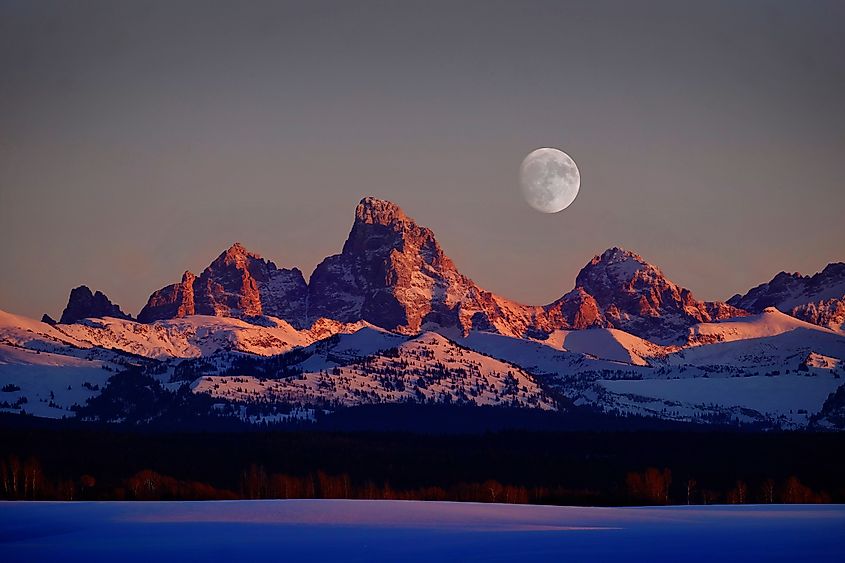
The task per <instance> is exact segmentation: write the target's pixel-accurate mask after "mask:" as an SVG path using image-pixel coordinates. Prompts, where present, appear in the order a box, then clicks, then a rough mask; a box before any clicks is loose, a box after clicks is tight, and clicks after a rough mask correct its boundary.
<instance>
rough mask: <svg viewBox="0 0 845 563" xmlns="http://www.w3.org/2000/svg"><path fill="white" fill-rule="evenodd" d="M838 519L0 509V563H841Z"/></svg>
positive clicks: (418, 507)
mask: <svg viewBox="0 0 845 563" xmlns="http://www.w3.org/2000/svg"><path fill="white" fill-rule="evenodd" d="M843 554H845V506H842V505H838V506H831V505H817V506H795V505H791V506H778V505H767V506H707V507H660V508H577V507H553V506H525V505H497V504H469V503H443V502H406V501H342V500H286V501H230V502H131V503H130V502H104V503H90V502H81V503H52V502H47V503H43V502H38V503H34V502H19V503H11V502H3V503H0V559H2V560H3V561H8V562H12V561H63V562H68V561H121V562H130V561H156V562H157V563H164V562H166V561H180V562H185V561H209V560H214V561H228V562H234V561H250V560H261V561H362V562H363V561H485V562H489V561H607V560H625V561H631V560H635V561H685V562H690V561H731V560H733V561H816V562H818V561H842V556H843Z"/></svg>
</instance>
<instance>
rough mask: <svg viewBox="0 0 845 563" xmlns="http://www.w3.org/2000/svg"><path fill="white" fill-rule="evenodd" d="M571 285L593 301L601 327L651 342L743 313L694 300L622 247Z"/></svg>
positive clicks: (600, 259) (600, 258)
mask: <svg viewBox="0 0 845 563" xmlns="http://www.w3.org/2000/svg"><path fill="white" fill-rule="evenodd" d="M575 285H576V287H577V288H580V289H582V290H583V291H584V292H585V293H586V294H588V295H590V296H592V298H593V299H594V300H595V302H596V304H597V305H598V307H599V311H600V313H601V314H602V315H603V324H604V325H606V326H611V327H614V328H618V329H621V330H625V331H626V332H630V333H632V334H636V335H637V336H641V337H643V338H650V339H652V340H655V341H668V340H672V339H673V338H675V337H676V336H677V335H679V334H682V333H684V332H685V330H686V329H687V328H688V327H689V326H691V325H693V324H695V323H701V322H707V321H712V320H720V319H727V318H730V317H737V316H741V315H744V314H745V312H744V311H742V310H740V309H737V308H736V307H732V306H731V305H728V304H726V303H722V302H719V301H717V302H705V301H698V300H696V299H695V297H693V295H692V292H690V290H688V289H686V288H683V287H680V286H678V285H677V284H675V283H674V282H672V281H670V280H669V279H667V278H666V276H664V275H663V272H661V271H660V269H659V268H657V267H656V266H653V265H651V264H649V263H648V262H646V261H645V260H643V259H642V257H641V256H639V255H637V254H635V253H633V252H629V251H626V250H622V249H620V248H611V249H609V250H606V251H605V252H604V253H603V254H602V255H601V256H596V257H595V258H593V259H592V260H591V261H590V263H589V264H587V265H586V266H585V267H584V268H583V269H582V270H581V272H580V273H579V274H578V277H577V278H576V280H575Z"/></svg>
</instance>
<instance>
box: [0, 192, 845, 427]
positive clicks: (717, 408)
mask: <svg viewBox="0 0 845 563" xmlns="http://www.w3.org/2000/svg"><path fill="white" fill-rule="evenodd" d="M843 272H845V268H843V264H831V265H830V266H828V267H827V268H825V270H824V271H823V272H821V273H819V274H816V275H815V276H811V277H802V276H799V275H797V274H779V275H778V276H777V277H776V278H775V280H773V281H772V282H770V283H769V284H764V285H762V286H759V287H757V288H755V289H753V290H751V291H750V292H749V293H748V294H746V295H745V296H735V297H734V298H732V299H731V300H730V303H729V304H728V303H722V302H718V301H717V302H704V301H699V300H697V299H695V297H694V296H693V295H692V293H691V292H690V291H689V290H688V289H685V288H682V287H680V286H678V285H677V284H675V283H674V282H672V281H671V280H669V279H667V278H666V276H665V275H664V274H663V273H662V272H661V271H660V269H659V268H657V267H656V266H654V265H651V264H649V263H648V262H646V261H645V260H644V259H643V258H642V257H640V256H639V255H637V254H635V253H633V252H629V251H626V250H623V249H620V248H611V249H609V250H607V251H605V252H603V253H602V254H600V255H597V256H595V257H594V258H593V259H592V260H590V262H589V263H588V264H587V265H586V266H585V267H584V268H583V269H582V270H581V272H580V273H579V274H578V276H577V278H576V281H575V288H574V289H572V290H571V291H569V292H567V293H566V294H565V295H564V296H563V297H561V298H560V299H558V300H557V301H555V302H553V303H551V304H548V305H523V304H519V303H516V302H513V301H511V300H508V299H506V298H504V297H501V296H498V295H495V294H493V293H491V292H488V291H485V290H483V289H481V288H480V287H479V286H478V285H477V284H476V283H475V282H473V281H472V280H471V279H469V278H468V277H466V276H464V275H463V274H461V273H460V271H459V270H458V269H457V267H456V265H455V264H454V263H453V262H452V261H451V260H450V259H449V257H448V256H447V255H446V254H445V252H444V251H443V249H442V248H441V246H440V245H439V243H438V242H437V241H436V240H435V238H434V234H433V233H432V232H431V230H429V229H427V228H425V227H421V226H419V225H418V224H417V223H416V222H415V221H414V220H412V219H411V218H409V217H408V216H407V215H406V214H405V213H404V212H403V211H402V210H401V209H400V208H399V207H398V206H396V205H394V204H392V203H390V202H387V201H383V200H379V199H375V198H365V199H363V200H362V201H361V202H360V203H359V204H358V206H357V208H356V211H355V219H354V222H353V225H352V229H351V231H350V234H349V237H348V239H347V240H346V243H345V244H344V245H343V249H342V251H341V253H340V254H337V255H334V256H330V257H328V258H326V259H325V260H324V261H323V262H322V263H320V264H319V265H318V266H317V268H316V269H315V271H314V273H313V274H312V276H311V278H310V281H309V283H306V282H305V279H304V278H303V276H302V273H301V272H300V271H299V270H298V269H296V268H290V269H285V268H278V267H277V266H276V265H275V264H273V263H272V262H270V261H267V260H265V259H263V258H261V257H260V256H258V255H257V254H255V253H252V252H249V251H247V250H246V249H245V248H244V247H243V246H242V245H240V244H235V245H233V246H232V247H231V248H229V249H228V250H226V251H225V252H223V253H222V254H221V255H220V256H219V257H218V258H217V259H215V260H214V261H213V262H212V263H211V264H210V265H209V266H208V268H206V269H205V270H204V271H203V272H202V273H201V274H200V275H199V276H195V275H194V274H192V273H190V272H186V273H185V274H184V275H183V277H182V281H181V282H180V283H177V284H173V285H170V286H167V287H165V288H162V289H160V290H158V291H156V292H154V293H153V294H152V296H151V297H150V299H149V301H148V303H147V305H146V306H145V307H144V309H143V310H142V311H141V313H140V315H139V316H138V321H135V320H132V319H131V317H129V316H128V315H126V314H125V313H123V311H121V310H120V308H119V307H118V306H117V305H115V304H113V303H112V302H111V301H110V300H109V299H108V298H107V297H106V296H105V295H103V294H102V293H100V292H96V293H92V292H91V291H90V290H89V289H88V288H87V287H84V286H82V287H80V288H76V289H74V290H73V292H71V296H70V299H69V303H68V307H67V308H66V309H65V314H63V316H62V319H61V322H60V323H55V322H52V320H51V319H49V318H47V317H46V316H45V321H48V322H38V321H35V320H32V319H28V318H25V317H21V316H17V315H13V314H10V313H5V312H2V311H0V388H2V392H0V411H6V412H18V413H20V412H27V413H32V414H36V415H38V416H47V417H53V418H58V417H63V416H66V417H72V416H75V415H76V413H77V412H84V413H85V414H84V416H86V417H88V418H91V417H93V418H96V417H97V416H98V415H97V411H96V408H94V407H91V406H90V405H92V404H94V405H96V404H97V401H99V400H100V399H101V398H102V397H106V396H109V397H111V398H112V399H113V398H114V396H115V394H124V395H126V394H129V396H121V398H120V402H119V404H120V405H123V406H126V405H129V404H131V403H132V400H133V398H132V396H131V394H132V391H131V389H132V385H133V383H132V382H133V381H136V380H137V381H138V382H139V383H138V385H142V386H143V389H144V390H142V391H138V392H139V393H140V392H143V393H147V395H148V396H149V393H148V392H149V390H150V388H151V386H158V387H159V390H158V391H156V393H158V395H157V396H159V397H161V396H168V395H167V394H168V393H171V392H175V391H176V390H177V389H181V391H179V392H180V393H182V395H180V397H183V398H184V396H185V395H184V394H185V393H187V395H188V396H191V397H201V398H204V400H205V401H206V402H205V403H204V402H203V401H199V403H196V404H194V403H192V405H193V406H192V407H191V408H206V409H210V408H211V407H210V406H209V405H212V404H213V405H214V412H216V413H218V414H220V415H221V416H222V415H225V416H235V417H239V418H240V419H242V420H246V421H250V422H258V421H264V422H267V421H276V422H279V421H284V420H290V419H292V418H313V417H314V416H316V414H315V413H318V412H325V411H330V410H335V409H344V408H349V407H355V406H362V405H374V404H381V403H403V404H404V403H425V404H428V403H445V404H452V405H463V406H472V405H492V406H510V407H518V408H527V409H539V410H544V411H560V412H572V409H573V408H584V409H589V410H591V411H593V412H596V411H598V412H603V413H607V414H613V415H622V416H631V415H635V416H645V417H655V418H660V419H665V420H672V421H686V422H697V423H705V424H711V423H719V424H754V425H757V426H758V427H761V428H842V425H841V424H840V423H841V422H842V421H843V420H845V419H843V417H842V414H841V413H842V400H841V397H842V393H843V391H842V383H843V378H842V376H843V375H845V334H843V331H842V318H843V317H842V314H841V313H842V308H843V301H845V300H843V289H845V281H843V279H845V274H843ZM119 376H120V377H119ZM127 378H128V379H127ZM139 378H140V379H139ZM144 378H146V379H144ZM118 381H119V384H118V383H117V382H118ZM186 384H187V385H188V387H185V385H186ZM162 394H164V395H162ZM152 396H156V394H155V393H153V395H152ZM86 404H88V405H89V406H85V405H86ZM173 404H178V401H176V402H174V403H173ZM197 405H199V407H197ZM203 405H205V406H203ZM573 405H574V407H573ZM112 406H114V405H112ZM121 408H122V407H121ZM80 409H82V410H80ZM92 409H93V410H92ZM110 412H111V415H109V417H107V418H106V419H107V420H112V419H114V413H115V412H116V413H118V415H119V413H120V412H121V411H120V408H118V409H114V408H112V409H111V411H110ZM151 416H153V415H149V416H147V417H146V418H145V420H148V419H150V418H151ZM556 416H557V415H556ZM118 418H120V416H118Z"/></svg>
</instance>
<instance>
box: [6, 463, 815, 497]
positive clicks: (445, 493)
mask: <svg viewBox="0 0 845 563" xmlns="http://www.w3.org/2000/svg"><path fill="white" fill-rule="evenodd" d="M671 485H672V472H671V470H669V469H667V468H664V469H657V468H654V467H649V468H647V469H646V470H644V471H642V472H629V473H628V474H627V475H626V477H625V483H624V489H625V496H624V497H622V498H620V499H618V501H619V502H618V504H628V505H643V504H645V505H669V504H772V503H779V504H792V503H798V504H815V503H829V502H831V497H830V495H829V494H828V493H827V492H825V491H815V490H813V489H811V488H810V487H808V486H807V485H805V484H803V483H802V482H801V481H800V480H799V479H798V477H796V476H794V475H792V476H789V477H788V478H787V479H785V480H783V481H781V482H776V481H775V480H773V479H765V480H763V481H761V482H760V483H757V486H756V487H750V486H749V484H747V483H746V482H745V481H742V480H739V481H737V482H736V483H735V485H733V486H732V487H730V488H729V489H724V490H719V489H716V488H712V487H709V488H708V487H700V486H699V484H698V482H697V481H696V480H695V479H692V478H688V479H686V480H685V481H684V482H683V483H682V485H683V487H682V489H681V495H680V496H678V495H677V494H673V491H677V490H678V489H672V487H671ZM611 488H612V484H611ZM601 494H602V493H601V491H595V490H586V489H584V490H572V489H567V488H565V487H563V486H556V487H548V486H525V485H514V484H507V483H500V482H499V481H497V480H495V479H486V480H484V481H475V482H463V481H462V482H459V483H455V484H452V485H448V486H441V485H424V486H419V487H397V486H393V485H391V484H390V483H389V482H388V481H381V482H377V481H374V480H370V479H367V480H363V481H358V480H353V479H352V478H351V477H350V476H349V475H348V474H347V473H342V474H332V473H328V472H326V471H323V470H317V471H313V472H309V473H307V474H305V475H291V474H286V473H271V472H268V471H267V469H266V468H265V467H264V466H262V465H259V464H255V463H253V464H250V465H249V466H248V467H246V468H245V469H243V471H241V472H240V475H239V478H238V487H237V488H236V489H234V490H232V489H226V488H219V487H215V486H213V485H211V484H209V483H204V482H199V481H193V480H182V479H177V478H176V477H173V476H170V475H165V474H162V473H159V472H157V471H153V470H151V469H142V470H140V471H138V472H136V473H134V474H132V475H130V476H128V477H126V478H125V479H121V480H118V481H117V482H114V480H113V479H112V480H104V482H101V481H99V480H98V479H97V477H96V476H94V475H91V474H88V473H85V474H82V475H80V476H79V477H78V478H76V479H67V478H64V479H50V478H48V477H47V476H46V475H45V472H44V470H43V469H42V465H41V462H40V461H39V460H38V459H36V458H34V457H29V458H27V459H25V460H21V459H20V458H19V457H18V456H16V455H14V454H12V455H8V456H6V457H5V458H3V459H2V460H0V498H3V499H7V500H65V501H75V500H138V501H145V500H235V499H366V500H422V501H456V502H489V503H505V504H561V503H562V502H561V501H562V500H565V499H573V498H576V499H577V498H582V499H584V500H587V501H589V499H590V498H600V496H601Z"/></svg>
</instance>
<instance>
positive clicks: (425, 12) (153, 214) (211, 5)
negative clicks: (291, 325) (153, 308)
mask: <svg viewBox="0 0 845 563" xmlns="http://www.w3.org/2000/svg"><path fill="white" fill-rule="evenodd" d="M634 4H636V5H634ZM843 28H845V2H841V1H835V2H823V1H813V2H774V1H761V2H753V1H744V2H735V1H729V2H712V1H710V2H700V1H695V2H678V1H667V2H636V3H633V2H627V1H623V0H619V1H616V2H595V1H591V2H586V1H585V2H573V3H570V2H526V1H512V2H495V1H484V2H469V1H461V2H444V3H438V2H430V1H426V2H403V1H387V2H342V1H337V2H315V1H303V2H292V3H284V2H278V1H274V2H266V3H265V2H210V1H198V2H189V1H179V2H170V1H166V2H115V1H112V0H107V1H102V2H32V1H30V0H21V1H18V2H12V1H8V0H0V238H2V241H3V242H2V244H1V245H0V264H2V270H0V272H1V273H2V274H1V275H0V309H4V310H8V311H13V312H17V313H22V314H27V315H31V316H40V314H41V313H42V312H45V311H46V312H49V313H50V314H52V315H54V316H55V315H58V314H59V313H60V312H61V310H62V308H63V307H64V304H65V302H66V300H67V294H68V291H69V290H70V288H71V287H73V286H76V285H79V284H82V283H85V284H87V285H89V286H90V287H91V288H92V289H100V290H102V291H104V292H105V293H106V294H107V295H109V296H110V297H111V298H112V299H113V300H114V301H116V302H117V303H119V304H120V305H121V306H122V307H123V308H124V310H126V311H128V312H131V313H133V314H137V312H138V310H139V309H140V308H141V306H142V305H143V304H144V303H145V302H146V299H147V297H148V295H149V294H150V292H151V291H153V290H154V289H157V288H159V287H161V286H163V285H165V284H168V283H172V282H175V281H178V279H179V278H180V276H181V274H182V272H183V271H184V270H185V269H191V270H192V271H194V272H197V273H198V272H199V271H201V270H202V269H203V268H204V267H205V266H206V265H208V263H209V262H210V261H211V260H212V259H213V258H214V257H215V256H217V254H219V253H220V252H221V251H222V250H224V249H225V248H226V247H228V246H229V245H230V244H231V243H232V242H234V241H240V242H242V243H243V244H244V245H245V246H247V248H250V249H252V250H254V251H256V252H258V253H260V254H262V255H263V256H265V257H267V258H270V259H272V260H274V261H275V262H276V263H277V264H279V265H280V266H288V267H290V266H298V267H299V268H300V269H302V270H303V271H304V272H305V275H306V276H308V275H309V274H310V272H311V270H312V269H313V267H314V266H315V265H316V264H317V263H318V262H319V261H320V260H322V259H323V258H324V257H325V256H327V255H330V254H334V253H337V252H339V251H340V248H341V246H342V244H343V241H344V240H345V237H346V235H347V233H348V231H349V228H350V226H351V223H352V219H353V211H354V207H355V205H356V203H357V202H358V200H359V199H360V198H361V197H363V196H365V195H375V196H378V197H382V198H386V199H390V200H392V201H394V202H396V203H398V204H399V205H400V206H402V207H403V208H404V209H405V211H406V212H407V213H408V214H409V215H411V216H412V217H414V218H415V219H417V220H418V221H419V222H420V223H421V224H423V225H426V226H429V227H431V228H432V229H433V230H434V232H435V233H436V235H437V237H438V240H439V241H440V243H441V245H442V246H443V247H444V249H445V251H446V252H447V253H448V254H449V255H450V256H451V257H452V258H453V259H454V261H455V262H456V263H457V264H458V266H459V268H460V269H461V270H462V272H463V273H465V274H467V275H469V276H470V277H472V278H473V279H474V280H475V281H476V282H477V283H479V284H480V285H481V286H483V287H485V288H486V289H489V290H492V291H495V292H498V293H501V294H503V295H505V296H507V297H510V298H512V299H516V300H518V301H522V302H526V303H547V302H550V301H552V300H554V299H556V298H558V297H560V296H561V295H562V294H563V293H565V292H567V291H569V290H570V289H571V288H572V287H573V283H574V279H575V275H576V274H577V272H578V270H579V269H580V268H581V267H582V266H583V265H584V263H586V262H587V261H588V260H589V259H590V258H591V257H592V256H593V255H594V254H597V253H599V252H601V251H602V250H604V249H605V248H607V247H609V246H613V245H620V246H623V247H625V248H629V249H631V250H635V251H637V252H639V253H640V254H642V255H643V256H644V257H645V258H646V259H647V260H649V261H651V262H653V263H655V264H657V265H658V266H660V267H661V268H662V269H663V270H664V272H665V273H666V274H667V275H668V276H669V277H670V278H672V279H673V280H675V281H676V282H678V283H680V284H682V285H684V286H687V287H689V288H691V289H692V290H693V292H694V293H695V294H696V296H698V297H700V298H707V299H714V298H715V299H726V298H728V297H730V296H731V295H732V294H734V293H736V292H744V291H746V290H747V289H749V288H750V287H751V286H753V285H756V284H758V283H761V282H763V281H767V280H768V279H770V278H771V277H772V276H773V275H774V274H775V273H777V272H778V271H780V270H789V271H796V270H797V271H800V272H802V273H813V272H816V271H818V270H820V269H821V268H822V267H823V266H824V265H825V264H826V263H828V262H831V261H838V260H843V259H845V251H844V250H845V219H843V210H845V185H843V180H842V179H843V166H845V164H844V163H845V160H843V159H844V158H845V107H843V104H845V57H843V53H845V34H843V33H842V30H843ZM540 146H554V147H558V148H561V149H562V150H565V151H566V152H568V153H569V154H571V155H572V156H573V158H575V160H576V162H577V163H578V165H579V167H580V170H581V174H582V183H581V192H580V195H579V196H578V199H576V201H575V202H574V203H573V205H572V206H571V207H569V208H568V209H566V210H565V211H563V212H561V213H559V214H554V215H544V214H540V213H538V212H536V211H533V210H532V209H531V208H530V207H529V206H528V205H527V204H526V203H525V202H524V201H523V200H522V198H521V193H520V190H519V186H518V183H517V178H516V176H517V173H518V169H519V165H520V162H521V160H522V158H523V157H524V156H525V154H527V153H528V152H530V151H531V150H532V149H534V148H537V147H540Z"/></svg>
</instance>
